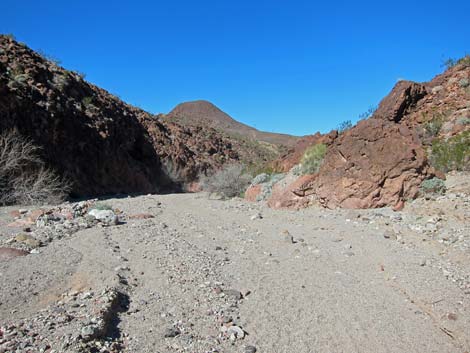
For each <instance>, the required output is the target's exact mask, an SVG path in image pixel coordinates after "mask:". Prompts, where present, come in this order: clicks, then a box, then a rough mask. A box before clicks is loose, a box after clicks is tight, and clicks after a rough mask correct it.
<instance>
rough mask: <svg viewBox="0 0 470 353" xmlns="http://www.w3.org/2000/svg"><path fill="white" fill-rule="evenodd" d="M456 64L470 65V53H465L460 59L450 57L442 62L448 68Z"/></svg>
mask: <svg viewBox="0 0 470 353" xmlns="http://www.w3.org/2000/svg"><path fill="white" fill-rule="evenodd" d="M456 65H464V66H470V55H465V56H464V57H462V58H460V59H454V58H448V59H445V60H444V62H443V63H442V66H444V67H445V68H446V69H450V68H453V67H454V66H456Z"/></svg>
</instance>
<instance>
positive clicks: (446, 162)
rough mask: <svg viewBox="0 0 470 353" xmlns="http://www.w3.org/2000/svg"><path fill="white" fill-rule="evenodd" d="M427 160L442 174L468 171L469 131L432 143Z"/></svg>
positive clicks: (469, 153) (469, 167) (469, 165)
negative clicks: (453, 171) (450, 171)
mask: <svg viewBox="0 0 470 353" xmlns="http://www.w3.org/2000/svg"><path fill="white" fill-rule="evenodd" d="M429 160H430V162H431V165H432V166H434V167H435V168H437V169H439V170H441V171H443V172H447V171H449V170H470V131H465V132H463V133H461V134H459V135H457V136H454V137H451V138H449V139H447V140H437V141H434V142H433V144H432V147H431V154H430V156H429Z"/></svg>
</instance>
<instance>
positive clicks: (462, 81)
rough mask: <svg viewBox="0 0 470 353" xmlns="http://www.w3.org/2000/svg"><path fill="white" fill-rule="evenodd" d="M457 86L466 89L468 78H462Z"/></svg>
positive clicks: (469, 84) (469, 82) (468, 82)
mask: <svg viewBox="0 0 470 353" xmlns="http://www.w3.org/2000/svg"><path fill="white" fill-rule="evenodd" d="M459 86H460V87H462V88H467V87H468V86H470V81H469V80H468V78H462V79H461V80H460V81H459Z"/></svg>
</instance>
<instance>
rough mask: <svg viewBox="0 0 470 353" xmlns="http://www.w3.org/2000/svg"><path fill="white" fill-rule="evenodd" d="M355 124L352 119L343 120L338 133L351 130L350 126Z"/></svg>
mask: <svg viewBox="0 0 470 353" xmlns="http://www.w3.org/2000/svg"><path fill="white" fill-rule="evenodd" d="M352 126H353V124H352V122H351V120H345V121H343V122H342V123H340V124H339V125H338V129H337V130H338V133H340V134H342V133H343V132H345V131H347V130H349V129H350V128H352Z"/></svg>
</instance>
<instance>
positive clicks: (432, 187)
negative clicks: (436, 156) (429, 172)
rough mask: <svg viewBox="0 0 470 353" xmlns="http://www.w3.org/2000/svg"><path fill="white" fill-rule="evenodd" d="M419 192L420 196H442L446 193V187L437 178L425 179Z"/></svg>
mask: <svg viewBox="0 0 470 353" xmlns="http://www.w3.org/2000/svg"><path fill="white" fill-rule="evenodd" d="M419 192H420V194H421V195H422V196H426V195H432V194H439V195H443V194H444V193H445V192H446V185H445V184H444V181H443V180H441V179H439V178H432V179H427V180H424V181H423V182H422V183H421V186H420V188H419Z"/></svg>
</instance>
